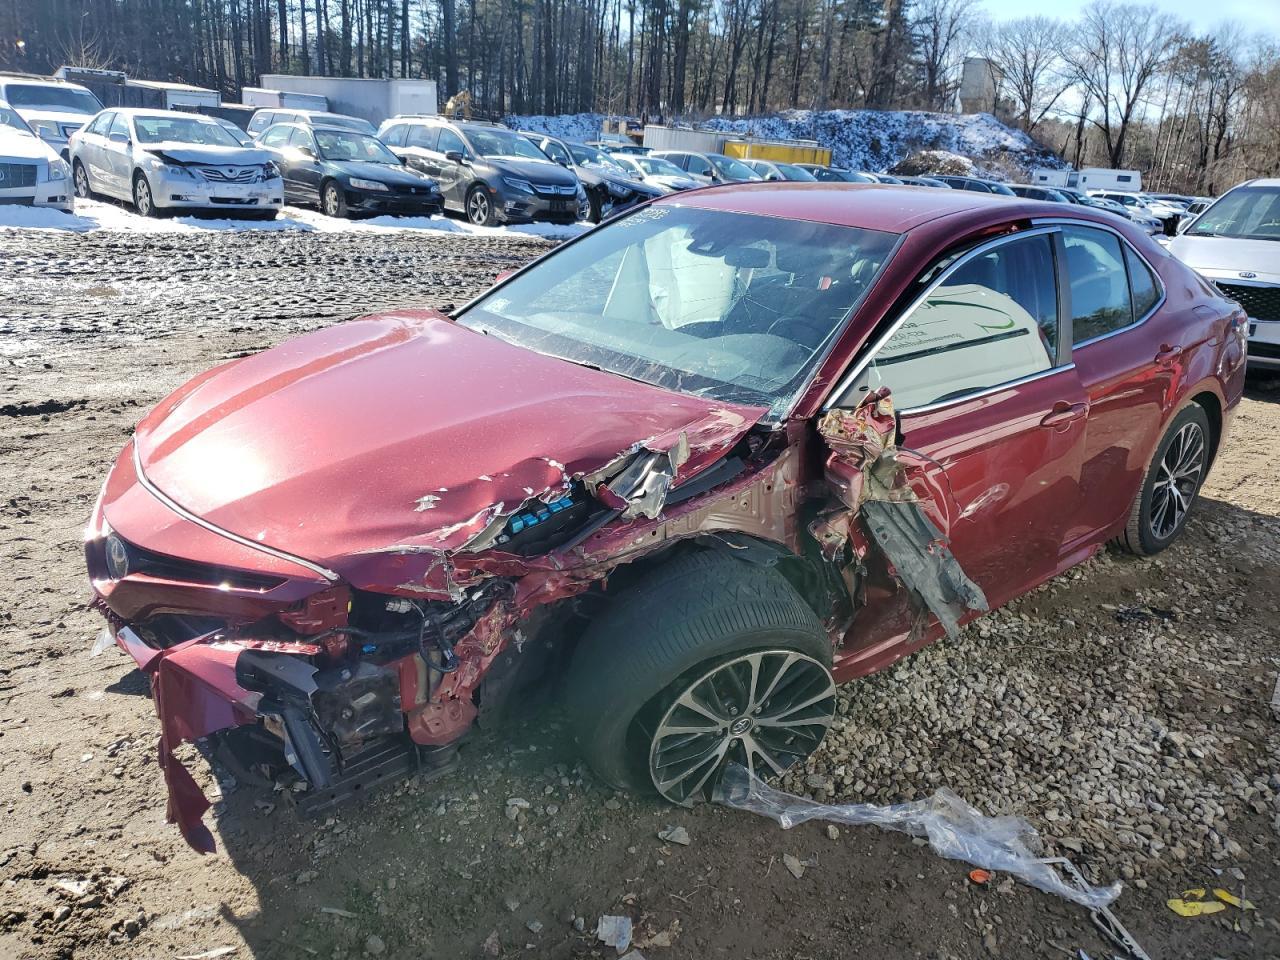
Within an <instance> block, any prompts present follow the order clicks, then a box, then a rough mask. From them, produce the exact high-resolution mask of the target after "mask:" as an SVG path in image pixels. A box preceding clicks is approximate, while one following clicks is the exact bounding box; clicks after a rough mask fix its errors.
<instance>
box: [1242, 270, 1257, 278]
mask: <svg viewBox="0 0 1280 960" xmlns="http://www.w3.org/2000/svg"><path fill="white" fill-rule="evenodd" d="M1256 276H1257V274H1256V273H1254V272H1253V271H1252V270H1241V271H1240V279H1242V280H1252V279H1254V278H1255V277H1256Z"/></svg>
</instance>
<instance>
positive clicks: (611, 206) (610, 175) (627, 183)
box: [521, 131, 664, 223]
mask: <svg viewBox="0 0 1280 960" xmlns="http://www.w3.org/2000/svg"><path fill="white" fill-rule="evenodd" d="M521 136H523V137H525V138H527V139H528V140H529V142H530V143H532V144H533V145H534V146H535V147H537V148H538V149H539V150H541V151H542V152H543V153H545V154H546V155H547V156H548V157H550V158H551V159H552V160H554V161H555V162H556V163H558V164H560V166H562V167H564V168H566V169H567V170H572V171H573V172H574V174H575V175H577V177H578V179H579V180H580V181H581V182H582V187H583V189H584V190H586V191H587V200H588V202H590V204H591V217H590V219H591V222H592V223H599V222H600V221H601V220H603V219H604V218H605V217H607V216H609V215H611V214H614V213H620V212H621V211H623V210H626V209H629V208H630V207H634V206H635V205H636V204H637V203H643V202H644V201H646V200H652V199H653V198H654V197H660V196H662V195H663V192H664V191H662V190H661V189H659V188H658V187H654V186H650V185H649V184H647V183H641V182H640V181H639V180H637V179H636V178H635V177H634V176H633V175H632V174H631V173H630V171H628V170H627V169H626V168H625V167H623V166H622V164H620V163H618V162H617V161H616V160H614V159H613V157H611V156H609V155H608V154H607V153H605V152H604V151H603V150H601V149H599V148H597V147H593V146H590V145H589V144H585V143H572V142H570V141H568V140H560V139H559V138H557V137H549V136H547V135H546V134H544V133H532V132H529V131H521Z"/></svg>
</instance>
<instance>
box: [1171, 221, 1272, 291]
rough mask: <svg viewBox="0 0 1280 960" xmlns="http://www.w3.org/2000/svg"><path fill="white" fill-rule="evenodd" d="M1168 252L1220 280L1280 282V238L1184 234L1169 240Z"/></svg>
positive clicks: (1192, 267) (1200, 271)
mask: <svg viewBox="0 0 1280 960" xmlns="http://www.w3.org/2000/svg"><path fill="white" fill-rule="evenodd" d="M1169 252H1170V253H1172V254H1173V255H1174V256H1175V257H1177V258H1178V259H1179V260H1181V261H1182V262H1183V263H1185V264H1186V265H1187V266H1189V267H1191V269H1193V270H1196V271H1198V272H1199V273H1203V274H1205V275H1206V276H1212V277H1214V278H1215V279H1218V280H1233V279H1237V278H1241V274H1242V273H1252V274H1255V276H1253V277H1245V278H1242V279H1247V280H1264V281H1267V282H1270V283H1280V241H1278V240H1243V239H1239V238H1236V237H1197V236H1193V235H1191V234H1187V233H1184V234H1181V235H1180V236H1177V237H1174V238H1173V240H1171V241H1170V243H1169Z"/></svg>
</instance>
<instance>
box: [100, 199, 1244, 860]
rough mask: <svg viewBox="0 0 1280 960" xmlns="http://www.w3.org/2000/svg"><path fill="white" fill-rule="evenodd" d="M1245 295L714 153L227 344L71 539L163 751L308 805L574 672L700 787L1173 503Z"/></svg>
mask: <svg viewBox="0 0 1280 960" xmlns="http://www.w3.org/2000/svg"><path fill="white" fill-rule="evenodd" d="M1245 334H1246V318H1245V315H1244V313H1243V312H1242V311H1241V310H1240V309H1239V308H1238V307H1237V306H1236V305H1235V304H1233V303H1231V302H1229V301H1227V300H1225V299H1223V298H1222V297H1221V296H1220V295H1219V294H1218V293H1217V291H1216V290H1215V289H1214V288H1213V287H1211V286H1209V285H1207V284H1205V283H1204V282H1203V281H1202V280H1201V279H1200V278H1199V277H1198V276H1197V275H1196V274H1195V273H1193V272H1192V271H1191V270H1190V269H1188V268H1187V267H1185V266H1184V265H1182V264H1181V263H1179V262H1178V261H1177V260H1175V259H1173V258H1172V257H1170V256H1169V255H1167V254H1166V253H1165V252H1164V250H1163V249H1162V248H1161V247H1159V246H1158V245H1157V244H1155V243H1154V242H1152V241H1151V240H1150V239H1148V238H1147V237H1146V236H1144V235H1143V234H1141V233H1140V232H1138V231H1136V230H1133V229H1132V228H1131V227H1130V226H1129V225H1127V224H1124V223H1121V222H1119V221H1117V220H1115V219H1114V218H1111V217H1109V216H1107V215H1106V214H1103V213H1097V212H1094V211H1091V210H1089V209H1087V208H1074V207H1073V208H1071V210H1070V211H1064V210H1063V208H1062V207H1061V206H1060V205H1054V204H1038V203H1035V202H1031V201H1022V200H1010V199H1007V198H1003V197H984V196H982V195H979V194H973V193H964V192H961V191H952V192H947V191H936V190H927V189H917V188H911V187H895V186H881V185H866V186H864V185H844V184H841V185H833V184H768V185H763V184H760V185H734V186H726V187H723V188H719V189H711V190H705V191H698V192H697V193H694V194H686V195H682V196H680V197H676V198H672V199H669V200H661V201H658V202H655V203H653V204H651V205H649V206H647V207H644V208H642V209H638V210H636V211H634V212H632V213H630V214H628V215H625V216H623V217H620V218H618V219H617V220H615V221H614V222H611V223H609V224H606V225H604V226H602V227H600V228H598V229H596V230H593V231H591V232H589V233H587V234H585V235H584V236H582V237H580V238H578V239H577V240H575V241H573V242H570V243H567V244H565V245H563V246H561V247H559V248H558V249H556V250H555V251H554V252H552V253H549V254H548V255H546V256H544V257H542V258H541V259H540V260H538V261H536V262H534V263H532V264H531V265H529V266H528V267H526V268H524V269H523V270H521V271H519V272H517V273H516V274H514V275H512V276H510V277H507V278H505V279H502V280H501V281H500V282H499V283H498V284H497V285H496V286H494V287H493V288H492V289H491V290H489V291H488V292H487V293H486V294H484V295H483V296H481V297H480V298H478V299H477V300H475V301H473V302H472V303H470V304H468V305H467V306H466V307H464V308H462V309H461V310H458V311H457V312H456V313H455V314H454V315H452V316H445V315H442V314H440V313H436V312H434V311H431V310H404V311H399V312H392V313H387V314H382V315H378V316H372V317H367V318H364V319H359V320H354V321H351V322H348V323H342V324H338V325H336V326H333V327H329V328H327V329H323V330H320V331H318V332H315V333H311V334H308V335H306V336H303V337H300V338H298V339H295V340H291V341H289V342H286V343H284V344H281V345H280V346H277V347H275V348H273V349H270V350H267V351H265V352H263V353H260V354H257V355H254V356H249V357H245V358H243V359H238V360H235V361H232V362H231V363H227V364H224V365H222V366H220V367H217V368H216V369H213V370H211V371H209V372H207V373H205V374H203V375H201V376H199V377H197V378H195V379H194V380H192V381H191V382H190V383H188V384H186V385H185V386H184V387H182V388H181V389H180V390H178V391H177V392H176V393H174V394H173V395H172V396H170V397H169V398H167V399H166V400H165V401H163V402H162V403H161V404H160V405H159V406H157V407H156V408H155V409H154V410H153V411H152V412H151V413H150V414H148V415H147V416H146V418H145V419H143V420H142V422H141V423H140V424H139V425H138V427H137V431H136V433H135V435H134V437H133V439H132V440H131V441H130V443H129V444H128V445H127V446H126V448H125V449H124V451H123V452H122V454H121V455H120V458H119V460H118V461H117V462H116V464H115V466H114V468H113V469H112V471H111V473H110V475H109V477H108V478H107V481H106V483H105V486H104V488H103V491H102V495H101V497H100V499H99V502H98V503H97V505H96V507H95V508H94V512H93V516H92V519H91V521H90V524H89V527H88V531H87V537H86V545H85V552H86V558H87V562H88V569H89V574H90V577H91V579H92V584H93V589H94V592H95V594H96V597H95V603H96V605H97V606H98V608H99V609H100V610H101V611H102V613H103V614H104V615H105V616H106V618H107V620H108V624H109V625H108V627H107V629H106V630H105V631H104V639H105V640H106V641H107V642H108V643H109V642H111V641H114V642H115V643H116V644H118V645H119V646H120V647H121V648H122V649H123V650H124V651H125V652H126V653H128V654H129V655H130V656H131V657H132V658H133V659H134V660H135V661H136V662H137V664H138V666H139V667H140V668H141V669H142V670H144V671H145V672H146V673H147V674H149V675H150V678H151V688H152V694H153V697H154V700H155V706H156V710H157V713H158V715H159V719H160V727H161V743H160V758H161V767H162V769H163V772H164V777H165V780H166V782H167V785H168V788H169V816H170V818H171V819H172V820H174V821H176V822H177V823H178V824H179V825H180V827H181V828H182V830H183V833H184V834H185V836H186V837H187V839H188V840H189V841H190V842H191V843H192V845H193V846H195V847H197V848H198V849H203V850H210V849H212V847H213V838H212V835H211V833H210V831H209V830H208V828H207V827H206V826H205V824H204V823H203V820H202V815H203V813H204V812H205V810H206V809H207V807H208V803H207V801H206V800H205V799H204V797H203V796H202V794H201V793H200V790H199V788H198V786H197V784H196V782H195V780H194V778H193V777H192V776H191V775H190V773H188V772H187V771H186V770H185V769H184V768H183V767H182V766H181V764H180V763H179V762H178V761H177V760H176V759H175V757H174V755H173V752H172V751H173V749H174V748H175V747H176V746H177V745H178V744H179V743H180V742H181V741H183V740H195V739H198V738H205V737H208V738H209V740H207V741H205V742H206V743H207V744H210V745H212V746H214V747H215V748H216V749H217V750H218V751H219V752H220V754H221V755H223V756H224V757H225V758H227V760H228V762H230V763H233V764H239V765H241V766H243V767H249V766H253V767H254V769H259V766H258V765H259V764H261V763H263V762H266V763H275V764H277V765H278V766H279V769H280V770H281V771H285V772H287V770H288V768H292V770H293V771H296V775H297V776H298V777H300V778H302V779H304V780H305V781H306V784H307V787H308V789H307V790H306V791H305V792H303V793H302V794H301V797H302V801H301V805H302V806H303V808H304V809H312V810H318V809H324V808H325V807H327V806H328V805H331V804H333V803H336V802H339V801H340V800H342V799H343V798H344V797H346V796H349V795H351V794H352V793H354V792H356V791H359V790H362V789H366V788H368V787H369V786H370V785H371V784H374V783H377V782H380V781H387V780H390V779H393V778H395V777H396V776H400V775H404V774H407V773H410V772H412V771H415V770H427V771H438V770H443V769H447V767H448V764H449V763H450V760H451V758H452V757H453V755H454V752H455V750H456V745H457V743H458V742H459V740H461V739H462V738H463V737H464V736H465V735H466V734H467V733H468V731H469V730H471V729H472V727H473V726H475V725H477V724H479V725H480V726H484V725H486V724H492V723H497V722H498V721H500V720H501V718H502V717H503V716H504V714H506V715H510V713H511V712H512V708H513V707H514V709H515V710H520V709H521V705H522V703H523V701H522V700H521V699H520V691H522V690H527V689H529V688H530V687H532V686H538V687H541V688H543V689H547V688H554V689H557V690H560V691H563V697H564V701H565V704H566V709H567V711H568V713H569V716H570V718H571V721H572V728H573V730H574V731H575V736H576V738H577V741H578V743H579V744H580V746H581V749H582V752H583V753H584V755H585V757H586V759H587V760H588V761H589V762H590V764H591V765H592V767H593V768H594V769H595V770H596V771H597V772H598V773H599V775H600V776H601V777H602V778H603V779H605V780H606V781H608V782H609V783H611V784H615V785H619V786H624V787H629V788H635V789H640V790H648V791H654V792H656V793H658V794H660V795H661V796H663V797H665V798H667V799H669V800H671V801H674V802H676V803H681V804H687V803H692V802H695V801H697V800H699V799H701V798H705V797H706V796H708V795H709V793H710V791H712V790H713V788H714V786H715V784H716V782H717V777H718V773H719V771H720V770H722V768H723V766H724V764H725V763H726V762H727V761H729V760H737V761H739V762H741V763H743V764H744V765H746V766H748V767H750V768H752V769H753V770H755V771H756V772H757V773H760V774H763V775H771V774H777V773H779V772H781V771H783V770H785V769H786V768H787V767H789V766H790V765H792V764H794V763H796V762H798V761H801V760H802V759H803V758H804V757H805V756H806V755H808V754H809V753H810V752H811V751H813V750H814V749H815V748H816V747H817V746H818V744H819V743H820V742H821V741H822V739H823V736H824V734H825V732H826V730H827V728H828V726H829V724H830V722H831V720H832V716H833V713H834V710H835V702H836V701H835V684H836V683H839V682H842V681H847V680H849V679H851V678H855V677H858V676H862V675H865V674H867V673H870V672H872V671H875V670H877V669H880V668H882V667H884V666H886V665H888V664H890V663H893V662H895V661H897V660H898V659H900V658H902V657H904V656H906V655H907V654H909V653H911V652H912V651H913V650H916V649H917V648H919V647H920V646H922V645H923V644H925V643H928V642H930V641H931V640H934V639H936V638H938V637H939V636H941V635H943V634H947V633H950V634H954V633H955V632H956V631H957V630H958V629H959V627H960V626H961V625H962V624H963V623H965V622H966V621H967V620H969V619H971V618H973V617H976V616H979V615H980V614H981V613H982V612H983V611H986V610H988V609H991V608H992V607H995V606H998V605H1000V604H1003V603H1005V602H1007V601H1008V600H1010V599H1011V598H1013V597H1016V596H1018V595H1019V594H1021V593H1024V592H1025V591H1027V590H1030V589H1031V588H1033V587H1035V586H1036V585H1037V584H1039V583H1041V582H1043V581H1044V580H1046V579H1048V578H1050V577H1052V576H1054V575H1055V574H1057V573H1060V572H1062V571H1063V570H1065V569H1067V568H1068V567H1070V566H1072V565H1073V564H1076V563H1079V562H1080V561H1082V560H1084V559H1085V558H1087V557H1089V556H1090V555H1091V554H1093V553H1095V552H1096V551H1097V550H1099V549H1100V548H1101V547H1102V546H1103V545H1104V544H1105V543H1107V542H1108V541H1117V542H1118V543H1119V544H1120V545H1121V546H1123V547H1126V548H1128V549H1129V550H1131V551H1133V552H1136V553H1138V554H1151V553H1155V552H1156V551H1159V550H1161V549H1163V548H1164V547H1166V546H1167V545H1168V544H1169V543H1170V542H1172V541H1173V540H1174V539H1175V538H1176V537H1177V536H1178V534H1179V533H1180V531H1181V530H1182V529H1183V526H1184V524H1185V523H1186V520H1187V515H1188V512H1189V511H1190V509H1191V508H1192V506H1193V504H1194V502H1195V499H1196V495H1197V492H1198V490H1199V488H1200V485H1201V483H1202V481H1203V480H1204V477H1205V474H1206V472H1207V471H1208V469H1209V467H1210V465H1211V463H1212V462H1213V459H1214V457H1215V455H1216V454H1217V452H1218V451H1219V449H1220V448H1221V446H1222V444H1223V442H1224V439H1225V437H1226V434H1227V428H1228V424H1229V422H1230V418H1231V413H1232V409H1233V407H1234V406H1235V404H1236V402H1237V401H1238V399H1239V398H1240V395H1241V391H1242V386H1243V377H1244V366H1245Z"/></svg>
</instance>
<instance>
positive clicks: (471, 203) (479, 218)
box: [467, 187, 497, 227]
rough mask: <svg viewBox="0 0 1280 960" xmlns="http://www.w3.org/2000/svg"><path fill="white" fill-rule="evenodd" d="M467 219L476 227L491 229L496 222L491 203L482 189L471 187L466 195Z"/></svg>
mask: <svg viewBox="0 0 1280 960" xmlns="http://www.w3.org/2000/svg"><path fill="white" fill-rule="evenodd" d="M467 219H468V220H469V221H471V223H473V224H475V225H476V226H477V227H491V226H493V225H494V223H495V222H496V220H497V216H496V215H495V214H494V212H493V201H492V200H490V199H489V194H488V193H487V192H486V191H485V189H484V187H472V188H471V192H470V193H468V194H467Z"/></svg>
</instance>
